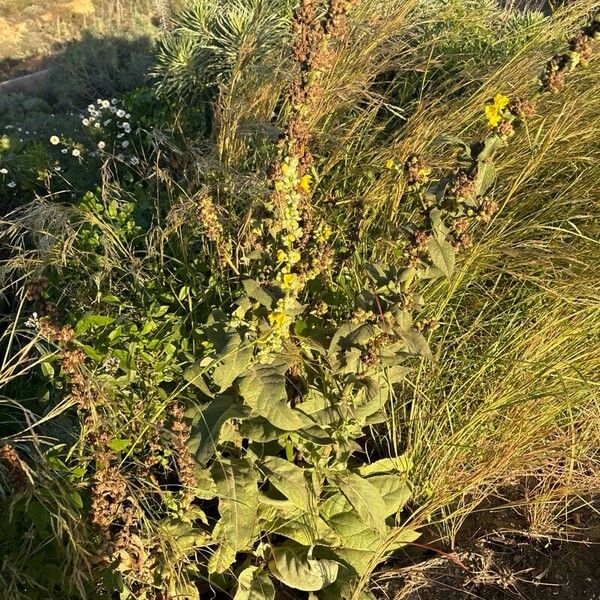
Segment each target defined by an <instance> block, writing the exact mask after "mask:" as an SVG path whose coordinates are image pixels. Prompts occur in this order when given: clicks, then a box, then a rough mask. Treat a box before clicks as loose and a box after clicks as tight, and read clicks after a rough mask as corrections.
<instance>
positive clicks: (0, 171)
mask: <svg viewBox="0 0 600 600" xmlns="http://www.w3.org/2000/svg"><path fill="white" fill-rule="evenodd" d="M0 174H2V175H7V174H8V169H5V168H2V169H0Z"/></svg>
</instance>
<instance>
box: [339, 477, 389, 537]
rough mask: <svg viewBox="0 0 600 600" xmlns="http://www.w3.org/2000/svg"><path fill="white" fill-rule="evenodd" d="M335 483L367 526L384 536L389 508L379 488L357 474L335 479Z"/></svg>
mask: <svg viewBox="0 0 600 600" xmlns="http://www.w3.org/2000/svg"><path fill="white" fill-rule="evenodd" d="M334 483H335V484H336V485H338V486H339V488H340V491H341V492H342V494H344V496H345V497H346V498H347V500H348V502H350V504H351V505H352V507H353V508H354V510H356V512H357V513H358V514H359V516H360V518H361V519H362V520H363V521H364V523H365V524H366V526H367V527H368V528H369V529H372V530H373V531H375V532H377V533H379V534H383V532H385V529H386V525H385V518H386V517H387V514H386V510H387V507H386V505H385V502H384V501H383V498H382V497H381V494H380V493H379V492H378V491H377V488H376V487H375V486H374V485H372V484H371V483H369V482H368V481H367V480H366V479H363V478H362V477H361V476H360V475H357V474H355V473H346V474H344V475H339V476H337V477H335V478H334Z"/></svg>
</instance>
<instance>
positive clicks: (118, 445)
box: [108, 438, 131, 452]
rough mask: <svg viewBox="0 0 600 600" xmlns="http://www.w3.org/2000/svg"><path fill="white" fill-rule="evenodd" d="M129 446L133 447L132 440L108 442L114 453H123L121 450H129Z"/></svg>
mask: <svg viewBox="0 0 600 600" xmlns="http://www.w3.org/2000/svg"><path fill="white" fill-rule="evenodd" d="M129 446H131V440H130V439H122V438H116V439H114V440H110V442H108V447H109V448H110V449H111V450H113V451H114V452H121V450H125V449H126V448H129Z"/></svg>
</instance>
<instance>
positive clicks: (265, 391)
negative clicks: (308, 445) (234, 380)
mask: <svg viewBox="0 0 600 600" xmlns="http://www.w3.org/2000/svg"><path fill="white" fill-rule="evenodd" d="M286 370H287V364H285V363H278V364H272V365H254V366H253V367H252V368H251V369H250V370H249V371H248V372H247V373H246V374H245V375H244V376H243V377H242V378H241V379H240V381H239V390H240V394H241V395H242V396H243V398H244V400H245V401H246V403H247V404H248V405H249V406H251V407H252V409H253V410H254V412H255V413H256V414H257V415H259V416H261V417H264V418H265V419H267V420H268V421H269V422H270V423H271V424H272V425H274V426H275V427H278V428H279V429H282V430H284V431H294V430H296V429H300V428H301V427H303V426H304V425H307V424H308V423H309V421H308V419H306V417H304V416H303V415H302V413H300V412H299V411H297V410H294V409H293V408H292V407H291V406H290V405H289V404H288V399H287V392H286V389H285V372H286Z"/></svg>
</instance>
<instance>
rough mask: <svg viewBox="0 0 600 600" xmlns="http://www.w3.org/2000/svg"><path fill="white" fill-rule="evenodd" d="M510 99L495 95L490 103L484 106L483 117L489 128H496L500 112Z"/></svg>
mask: <svg viewBox="0 0 600 600" xmlns="http://www.w3.org/2000/svg"><path fill="white" fill-rule="evenodd" d="M509 102H510V98H509V97H508V96H505V95H504V94H496V95H495V96H494V99H493V101H492V102H491V103H488V104H486V105H485V116H486V118H487V122H488V125H489V127H491V128H494V127H497V126H498V124H499V123H500V121H501V120H502V111H503V110H504V109H505V108H506V107H507V106H508V104H509Z"/></svg>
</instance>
